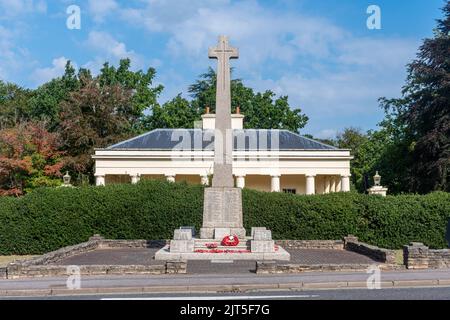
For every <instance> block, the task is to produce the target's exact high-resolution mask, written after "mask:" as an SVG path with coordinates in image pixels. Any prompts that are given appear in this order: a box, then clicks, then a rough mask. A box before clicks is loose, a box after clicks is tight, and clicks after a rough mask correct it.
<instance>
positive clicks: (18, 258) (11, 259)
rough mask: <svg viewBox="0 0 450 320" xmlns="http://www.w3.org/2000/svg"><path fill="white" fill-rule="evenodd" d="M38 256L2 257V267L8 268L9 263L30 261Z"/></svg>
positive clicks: (0, 257) (0, 264)
mask: <svg viewBox="0 0 450 320" xmlns="http://www.w3.org/2000/svg"><path fill="white" fill-rule="evenodd" d="M34 257H37V256H0V267H6V265H7V264H8V263H11V262H13V261H16V260H28V259H32V258H34Z"/></svg>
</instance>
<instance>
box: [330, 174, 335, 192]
mask: <svg viewBox="0 0 450 320" xmlns="http://www.w3.org/2000/svg"><path fill="white" fill-rule="evenodd" d="M330 180H331V181H330V192H336V180H335V178H334V177H331V179H330Z"/></svg>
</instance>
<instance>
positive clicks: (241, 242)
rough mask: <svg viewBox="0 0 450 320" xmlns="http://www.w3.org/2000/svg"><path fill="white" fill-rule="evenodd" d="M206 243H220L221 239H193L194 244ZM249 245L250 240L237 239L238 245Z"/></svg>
mask: <svg viewBox="0 0 450 320" xmlns="http://www.w3.org/2000/svg"><path fill="white" fill-rule="evenodd" d="M206 243H217V244H218V245H220V244H221V243H222V240H213V239H195V244H196V245H197V244H201V245H203V244H206ZM242 244H245V245H250V240H239V245H242Z"/></svg>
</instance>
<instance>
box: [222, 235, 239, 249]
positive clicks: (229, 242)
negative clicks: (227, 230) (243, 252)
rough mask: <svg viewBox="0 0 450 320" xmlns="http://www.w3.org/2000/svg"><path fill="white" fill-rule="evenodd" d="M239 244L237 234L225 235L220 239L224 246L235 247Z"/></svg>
mask: <svg viewBox="0 0 450 320" xmlns="http://www.w3.org/2000/svg"><path fill="white" fill-rule="evenodd" d="M238 244H239V239H238V237H237V236H235V235H234V236H226V237H225V238H223V240H222V245H223V246H226V247H236V246H237V245H238Z"/></svg>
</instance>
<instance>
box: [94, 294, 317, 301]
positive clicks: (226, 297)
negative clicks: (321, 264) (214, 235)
mask: <svg viewBox="0 0 450 320" xmlns="http://www.w3.org/2000/svg"><path fill="white" fill-rule="evenodd" d="M317 297H319V295H279V296H209V297H137V298H103V299H102V300H157V301H170V300H182V301H192V300H200V301H207V300H265V299H293V298H303V299H308V298H317Z"/></svg>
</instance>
